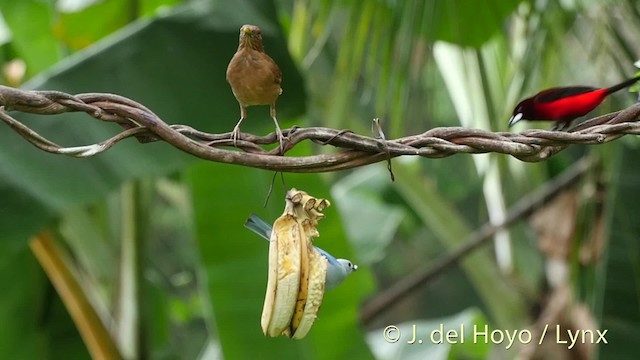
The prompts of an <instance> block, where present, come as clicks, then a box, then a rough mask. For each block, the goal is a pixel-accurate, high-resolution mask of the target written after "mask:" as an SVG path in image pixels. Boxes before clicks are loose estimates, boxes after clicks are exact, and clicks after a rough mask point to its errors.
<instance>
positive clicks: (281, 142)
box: [276, 127, 289, 155]
mask: <svg viewBox="0 0 640 360" xmlns="http://www.w3.org/2000/svg"><path fill="white" fill-rule="evenodd" d="M276 136H277V137H278V142H279V143H280V155H284V141H285V140H287V141H289V138H288V137H286V136H284V134H283V133H282V131H281V130H280V128H279V127H278V128H276Z"/></svg>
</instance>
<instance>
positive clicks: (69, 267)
mask: <svg viewBox="0 0 640 360" xmlns="http://www.w3.org/2000/svg"><path fill="white" fill-rule="evenodd" d="M0 15H1V17H0V49H1V51H0V65H2V68H1V69H0V70H1V72H0V81H1V82H2V84H4V85H9V86H16V87H17V86H19V87H23V88H26V89H47V90H61V91H65V92H68V93H72V94H76V93H84V92H109V93H115V94H119V95H123V96H126V97H129V98H131V99H134V100H136V101H138V102H140V103H143V104H145V105H146V106H147V107H149V108H151V109H152V110H153V111H154V112H155V113H156V114H158V115H159V116H160V117H161V118H162V119H164V120H165V121H166V122H168V123H171V124H186V125H190V126H192V127H194V128H197V129H199V130H202V131H207V132H213V133H221V132H228V131H231V130H232V128H233V126H234V125H235V123H236V121H237V119H238V116H239V114H238V113H239V109H238V105H237V102H236V100H235V99H234V97H233V95H232V93H231V91H230V87H229V85H228V84H227V83H226V81H225V70H226V66H227V64H228V62H229V60H230V59H231V57H232V55H233V53H234V51H235V49H236V47H237V38H238V30H239V28H240V26H242V25H243V24H247V23H249V24H256V25H258V26H260V27H261V28H262V30H263V33H264V42H265V48H266V50H267V52H268V53H269V54H270V55H271V56H272V57H273V58H274V59H275V60H276V62H277V63H278V64H279V65H280V67H281V69H282V72H283V83H282V86H283V89H284V93H283V95H282V96H281V98H280V99H279V100H278V118H279V120H280V124H281V126H282V127H283V128H288V127H291V126H293V125H299V126H327V127H333V128H338V129H343V128H348V129H351V130H353V131H355V132H357V133H360V134H365V135H371V119H373V118H374V117H378V118H380V119H381V121H382V126H383V128H384V130H385V134H386V135H387V138H396V137H401V136H406V135H410V134H417V133H421V132H424V131H426V130H428V129H430V128H433V127H437V126H467V127H473V128H482V129H486V130H492V131H506V130H507V120H508V118H509V116H510V114H511V110H512V109H513V106H514V105H515V104H516V103H517V102H518V100H519V99H521V98H523V97H525V96H528V95H531V94H533V93H535V92H537V91H539V90H540V89H543V88H547V87H552V86H559V85H594V86H610V85H613V84H615V83H617V82H619V81H622V80H623V79H625V78H627V77H630V76H631V75H632V74H633V73H635V72H636V69H634V67H633V65H632V64H633V63H634V62H635V61H636V60H637V56H638V52H639V50H640V49H638V43H637V41H635V38H636V37H637V36H636V35H637V34H638V33H640V3H638V2H637V1H633V0H620V1H611V0H546V1H519V0H485V1H473V0H425V1H422V0H396V1H375V0H366V1H335V0H271V1H270V0H256V1H251V0H236V1H233V2H228V1H216V0H208V1H207V0H192V1H187V0H183V1H181V0H137V1H136V0H134V1H131V0H103V1H100V0H58V1H55V0H20V1H15V0H0ZM633 101H634V98H633V96H631V95H630V94H628V93H625V92H621V93H618V94H616V95H614V96H613V97H612V98H611V99H609V100H607V101H606V102H605V104H604V105H602V106H601V107H600V108H598V109H597V110H596V111H595V112H594V113H597V114H601V113H606V112H611V111H614V110H617V109H620V108H624V107H625V106H628V105H630V104H632V103H633ZM12 116H15V117H16V118H18V119H20V120H21V121H24V122H25V123H26V124H28V125H29V126H30V127H32V128H33V129H35V130H36V131H38V132H40V133H41V134H43V135H45V136H47V137H48V138H50V139H52V140H53V141H55V142H57V143H59V144H62V145H66V146H76V145H85V144H90V143H94V142H98V141H101V140H103V139H105V138H107V137H109V136H111V135H113V134H115V133H117V132H118V128H117V127H115V126H113V125H112V124H106V123H98V122H96V121H92V120H91V119H89V118H88V117H87V116H86V115H83V114H63V115H58V116H49V117H46V118H45V117H43V116H35V115H27V114H19V113H12ZM526 126H532V127H536V126H538V127H539V126H545V127H546V126H548V125H547V124H527V125H525V124H522V123H521V124H519V125H517V126H516V128H515V129H514V131H521V130H523V129H524V128H525V127H526ZM0 129H2V131H0V284H1V285H2V291H0V358H2V359H86V358H90V356H91V355H90V352H89V350H88V349H87V346H86V345H85V342H84V341H83V337H84V339H85V340H86V339H87V337H91V336H95V338H96V339H98V340H97V343H99V344H102V346H103V349H104V352H103V355H104V356H105V357H106V358H114V359H117V358H125V359H218V358H225V359H251V358H256V357H258V356H260V357H261V358H273V359H281V358H300V359H338V358H347V357H349V358H352V359H369V358H377V359H425V358H429V359H484V358H496V359H503V358H516V357H518V358H521V359H529V358H551V356H552V354H553V356H554V357H553V358H557V359H565V358H566V359H568V358H572V359H591V358H599V359H635V358H636V356H637V343H638V340H640V337H639V335H638V334H640V241H639V237H640V222H638V221H637V220H636V215H635V214H637V213H638V211H636V210H634V209H635V208H640V205H639V203H640V201H636V197H637V196H639V195H638V192H637V191H636V190H637V185H636V182H637V179H638V178H640V166H639V165H638V162H637V160H636V159H637V158H638V156H639V155H640V149H639V148H638V141H637V139H635V138H633V137H625V138H622V139H620V140H617V141H615V142H612V143H609V144H605V145H600V146H591V147H586V146H573V147H570V148H569V149H567V150H565V151H563V152H562V153H560V154H558V155H556V156H554V157H553V158H551V159H549V160H548V161H545V162H542V163H536V164H530V163H523V162H520V161H518V160H516V159H514V158H511V157H509V156H505V155H495V154H485V155H473V156H471V155H456V156H452V157H448V158H444V159H418V158H410V157H405V158H399V159H395V160H394V161H393V166H394V172H395V175H396V181H395V182H391V180H390V179H389V175H388V172H387V170H386V164H375V165H370V166H366V167H363V168H359V169H354V170H350V171H342V172H339V173H329V174H284V182H285V184H286V185H285V186H282V185H281V182H280V180H278V179H276V182H275V185H274V192H273V194H272V195H271V199H270V201H269V203H268V205H267V206H266V207H263V203H264V201H265V198H266V196H267V192H268V189H269V186H270V183H271V179H272V177H273V173H271V172H268V171H264V170H258V169H251V168H244V167H239V166H232V165H223V164H215V163H209V162H204V161H201V160H198V159H196V158H194V157H191V156H188V155H186V154H184V153H181V152H179V151H178V150H176V149H175V148H173V147H171V146H169V145H167V144H163V143H152V144H145V145H141V144H139V143H137V142H136V141H135V140H133V139H130V140H127V141H125V142H122V143H119V144H118V145H117V146H115V147H114V148H112V149H110V150H109V151H107V152H106V153H104V154H101V155H98V156H96V157H93V158H88V159H75V158H67V157H63V156H60V155H52V154H48V153H43V152H41V151H39V150H37V149H36V148H35V147H33V146H32V145H30V144H28V143H27V142H26V141H24V140H23V139H22V138H21V137H19V136H18V135H17V134H16V133H14V132H13V131H11V130H10V129H9V128H8V127H6V126H4V125H0ZM242 130H243V131H245V132H251V133H256V134H266V133H268V132H271V131H273V124H272V122H271V120H270V119H269V117H268V110H267V108H266V107H253V108H250V109H249V117H248V119H247V120H246V121H245V122H244V123H243V128H242ZM327 151H333V150H332V149H329V148H327V147H321V146H317V145H312V144H301V145H300V146H298V147H296V149H295V150H293V151H292V152H291V153H290V154H289V155H291V156H294V155H310V154H316V153H320V152H327ZM584 156H588V157H591V158H592V159H594V161H593V164H594V165H593V166H592V168H591V169H590V171H589V172H588V175H587V176H585V177H584V179H583V180H582V181H581V182H580V183H579V184H578V185H577V186H575V187H574V188H573V189H572V191H570V192H568V193H567V194H568V195H566V197H564V198H563V199H564V200H563V201H558V202H554V203H553V204H552V205H550V206H547V207H540V208H539V210H538V211H537V212H536V213H535V214H534V215H533V217H532V219H533V220H532V221H531V222H527V221H526V219H523V220H522V221H519V222H517V224H515V225H514V226H512V227H510V228H508V229H506V230H504V231H500V232H498V233H497V234H496V236H495V241H494V242H491V243H490V244H488V245H486V246H484V247H481V248H480V249H478V250H476V251H474V252H473V254H472V255H470V256H468V257H466V258H465V259H464V261H462V262H461V263H460V265H459V266H454V267H452V268H450V269H448V270H447V271H446V272H444V273H443V274H442V275H441V276H439V277H437V278H436V279H435V280H433V281H430V282H428V283H426V284H423V285H422V286H421V287H420V288H419V289H417V290H416V291H414V292H411V293H410V294H409V295H408V296H406V297H403V298H401V299H398V300H397V301H395V302H394V303H393V305H391V306H389V307H388V308H387V309H386V310H385V311H384V312H383V313H382V314H381V315H379V316H377V317H375V318H371V319H370V318H366V319H364V320H361V315H362V309H363V308H364V307H365V306H366V305H365V304H368V301H371V300H372V299H375V298H376V296H377V295H378V294H379V293H380V292H381V291H383V290H384V289H387V288H389V287H390V286H391V285H392V284H394V283H396V282H397V281H398V280H400V279H403V278H405V277H407V276H411V274H414V273H415V272H416V271H417V270H419V269H422V268H423V267H425V266H429V264H432V263H433V262H434V261H436V260H437V259H440V258H442V257H443V256H444V255H445V254H447V253H448V252H449V251H451V250H453V249H455V248H456V247H457V246H459V245H460V244H461V243H462V242H463V241H464V239H465V237H466V236H467V235H468V234H470V233H471V232H472V231H473V230H474V229H477V228H479V227H480V226H481V225H482V224H484V223H485V222H487V221H491V222H500V221H501V219H504V217H505V216H506V215H507V214H508V209H509V207H510V205H511V204H513V203H515V202H516V201H517V200H518V199H520V198H522V197H523V196H525V195H527V194H528V193H530V192H531V191H533V190H534V189H536V188H538V187H539V186H542V185H544V184H545V183H546V182H548V181H549V180H550V179H552V178H553V177H555V176H556V175H558V174H560V173H561V172H563V171H564V170H565V169H567V168H569V167H570V166H571V165H572V164H573V163H575V162H576V161H577V160H578V159H579V158H581V157H584ZM291 187H296V188H298V189H302V190H305V191H307V192H308V193H310V194H312V195H314V196H317V197H322V198H327V199H330V201H331V202H332V204H333V206H332V207H330V208H329V209H328V210H327V211H326V214H327V218H326V219H325V220H322V222H321V223H320V225H319V231H320V233H321V237H320V238H318V239H317V240H316V244H317V245H318V246H320V247H322V248H324V249H326V250H328V251H329V252H331V253H332V254H334V255H336V256H337V257H344V258H349V259H351V260H353V261H354V262H355V263H356V264H358V265H359V267H360V270H359V271H358V272H357V273H354V274H353V275H351V276H350V277H349V278H348V279H347V280H346V281H345V283H344V284H343V285H342V286H340V287H339V288H338V289H336V290H333V291H331V292H327V294H325V299H324V303H323V305H322V307H321V310H320V313H319V317H318V319H317V321H316V322H315V324H314V326H313V328H312V330H311V332H310V334H309V335H308V336H307V337H306V338H305V339H304V340H301V341H294V340H290V339H287V338H275V339H274V338H266V337H264V335H263V334H262V332H261V329H260V325H259V319H260V313H261V309H262V301H263V299H264V290H265V285H266V269H267V250H268V247H267V244H266V243H265V242H264V241H263V240H260V239H259V238H258V237H256V236H255V235H253V234H252V233H250V232H248V231H247V230H246V229H244V228H243V226H242V224H243V223H244V221H245V219H246V218H247V217H248V215H249V214H250V213H251V212H255V213H257V214H259V215H260V216H262V217H264V218H265V219H267V220H268V221H272V220H274V219H275V218H276V217H277V216H279V214H280V213H281V212H282V209H283V205H284V202H283V197H284V193H285V192H286V190H287V189H288V188H291ZM638 200H640V197H639V198H638ZM639 211H640V209H639ZM38 244H50V245H52V246H53V247H52V248H50V249H49V252H48V254H54V255H56V254H57V255H58V256H59V259H60V263H59V264H58V267H57V268H56V269H57V270H56V271H59V272H60V274H65V273H67V274H71V279H72V282H74V281H75V282H76V283H77V284H78V285H79V288H77V289H76V290H75V291H73V290H72V291H70V292H69V293H70V294H71V296H75V297H78V298H84V299H85V300H86V301H87V304H88V307H84V308H81V307H78V306H77V305H71V304H69V303H68V302H67V301H66V300H65V301H63V300H61V297H60V296H59V292H58V291H57V290H56V289H55V288H54V287H53V285H52V283H51V282H50V280H49V276H56V273H54V274H53V275H52V274H51V273H49V274H47V273H45V272H44V271H43V269H42V266H41V265H42V263H43V258H42V257H36V256H34V253H35V254H37V253H38V250H37V249H38V247H37V246H38ZM78 289H80V290H78ZM554 306H555V307H554ZM69 307H73V309H74V310H76V311H80V313H82V314H85V315H86V316H87V317H88V318H91V317H90V316H89V315H87V314H90V313H93V314H94V315H97V317H96V318H95V319H94V321H89V324H88V326H86V327H82V326H79V325H78V324H77V323H74V321H72V319H71V317H70V315H69ZM554 309H555V312H554ZM546 322H553V323H554V324H555V323H556V322H557V323H561V324H562V326H563V329H569V330H572V331H576V330H584V329H599V330H600V331H603V330H604V329H606V330H608V332H607V334H606V339H607V341H608V344H606V345H603V344H597V345H596V344H584V345H583V344H580V345H578V346H576V347H575V348H573V349H572V350H568V349H567V345H566V344H565V345H563V344H559V345H558V344H556V345H554V344H551V342H553V341H548V342H545V345H543V346H523V345H520V344H516V346H514V347H512V348H510V349H506V344H505V343H502V344H491V343H489V344H485V343H484V342H481V343H479V344H473V343H472V342H471V341H467V342H466V343H465V344H456V345H450V344H442V345H434V344H431V343H430V341H428V338H427V334H429V333H430V332H431V331H432V330H433V329H438V328H439V326H440V325H441V324H442V326H444V329H445V331H446V329H456V328H459V327H460V326H461V324H462V325H464V326H465V328H466V329H471V328H472V327H473V325H474V324H476V325H478V326H480V327H484V325H485V324H488V325H489V327H490V329H505V330H509V331H513V330H525V329H528V330H529V331H531V333H532V334H534V341H533V342H534V343H535V342H536V341H537V339H536V338H535V335H536V334H538V330H536V329H537V327H538V326H539V325H540V324H543V325H544V324H545V323H546ZM389 325H394V326H398V329H399V330H400V334H401V338H400V340H399V341H398V342H395V343H390V342H388V341H386V340H385V338H384V336H383V329H384V328H385V327H386V326H389ZM412 325H416V328H417V329H419V330H418V331H419V334H418V335H419V336H422V337H423V338H424V340H425V341H424V343H423V344H409V343H408V342H409V340H410V339H411V337H410V336H411V333H412ZM101 329H102V330H101ZM101 331H102V335H100V334H101ZM105 334H107V335H106V336H105ZM548 336H550V335H548ZM553 339H555V338H552V339H551V340H553ZM595 339H597V337H596V338H595Z"/></svg>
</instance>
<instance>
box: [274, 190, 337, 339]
mask: <svg viewBox="0 0 640 360" xmlns="http://www.w3.org/2000/svg"><path fill="white" fill-rule="evenodd" d="M285 201H286V202H285V210H284V213H283V214H282V215H281V216H280V217H279V218H278V219H276V221H275V222H274V224H273V231H272V232H271V241H270V244H269V272H268V280H267V292H266V294H265V299H264V306H263V308H262V319H261V325H262V331H263V332H264V334H265V335H267V336H274V337H275V336H281V335H284V336H288V337H292V338H294V339H302V338H303V337H304V336H305V335H307V333H308V332H309V330H310V329H311V326H312V325H313V322H314V321H315V319H316V317H317V314H318V310H319V309H320V305H321V304H322V298H323V297H324V291H325V282H326V278H327V258H326V257H324V256H322V255H321V254H320V253H319V252H318V250H317V249H316V248H315V247H314V246H313V245H312V243H311V238H312V237H317V236H319V233H318V230H317V228H316V226H317V225H318V220H320V219H322V218H324V214H322V211H323V210H324V209H325V208H326V207H328V206H329V205H330V203H329V201H327V200H325V199H317V198H314V197H312V196H310V195H308V194H307V193H305V192H304V191H299V190H296V189H291V190H290V191H288V192H287V196H286V199H285Z"/></svg>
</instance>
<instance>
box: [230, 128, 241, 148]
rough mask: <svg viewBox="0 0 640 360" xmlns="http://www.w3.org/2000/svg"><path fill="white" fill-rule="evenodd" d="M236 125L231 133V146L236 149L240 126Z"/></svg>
mask: <svg viewBox="0 0 640 360" xmlns="http://www.w3.org/2000/svg"><path fill="white" fill-rule="evenodd" d="M238 125H239V124H238ZM238 125H236V127H234V128H233V131H232V132H231V140H233V146H236V147H237V146H238V137H239V136H240V126H238Z"/></svg>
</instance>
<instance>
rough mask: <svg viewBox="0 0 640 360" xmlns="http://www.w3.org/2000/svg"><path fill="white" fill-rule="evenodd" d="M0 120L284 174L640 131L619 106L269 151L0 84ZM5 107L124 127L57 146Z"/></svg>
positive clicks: (95, 147) (308, 131)
mask: <svg viewBox="0 0 640 360" xmlns="http://www.w3.org/2000/svg"><path fill="white" fill-rule="evenodd" d="M0 106H1V107H0V119H1V120H2V121H4V122H5V123H7V124H8V125H9V126H10V127H11V128H12V129H13V130H14V131H16V132H17V133H18V134H19V135H21V136H22V137H23V138H25V139H26V140H27V141H29V142H30V143H31V144H33V145H35V146H36V147H38V148H39V149H41V150H43V151H47V152H50V153H55V154H63V155H68V156H74V157H89V156H94V155H96V154H99V153H102V152H104V151H106V150H108V149H109V148H111V147H112V146H114V145H115V144H117V143H118V142H120V141H122V140H124V139H127V138H131V137H135V138H137V139H138V141H140V142H142V143H146V142H153V141H166V142H167V143H169V144H171V145H173V146H174V147H176V148H178V149H180V150H182V151H184V152H187V153H189V154H191V155H193V156H197V157H199V158H202V159H205V160H210V161H215V162H222V163H228V164H238V165H244V166H250V167H257V168H262V169H268V170H276V171H285V172H328V171H337V170H344V169H350V168H355V167H359V166H362V165H367V164H371V163H375V162H378V161H387V160H388V159H390V158H392V157H397V156H404V155H414V156H423V157H428V158H442V157H448V156H451V155H454V154H458V153H467V154H480V153H489V152H495V153H501V154H509V155H512V156H514V157H516V158H518V159H520V160H522V161H527V162H537V161H542V160H545V159H547V158H549V157H550V156H552V155H554V154H556V153H558V152H560V151H562V150H563V149H565V148H566V147H568V146H569V145H572V144H602V143H606V142H609V141H613V140H616V139H618V138H619V137H622V136H624V135H638V134H640V123H639V122H638V121H639V120H640V104H634V105H632V106H630V107H629V108H627V109H624V110H622V111H618V112H614V113H610V114H606V115H602V116H599V117H596V118H593V119H590V120H587V121H585V122H583V123H581V124H580V125H578V126H576V127H574V128H573V129H571V130H569V131H568V132H559V131H548V130H525V131H523V132H520V133H512V132H489V131H485V130H480V129H469V128H463V127H439V128H433V129H430V130H428V131H426V132H424V133H422V134H417V135H410V136H406V137H402V138H398V139H392V140H386V139H385V138H384V136H383V135H381V136H380V137H379V138H373V137H368V136H363V135H358V134H354V133H352V132H350V131H348V130H336V129H329V128H324V127H309V128H298V127H293V128H291V129H286V130H283V133H284V134H285V136H287V137H288V138H289V141H287V142H285V149H284V152H285V153H286V151H288V150H290V149H292V148H293V147H295V146H296V145H297V144H298V143H300V142H302V141H304V140H311V141H313V142H315V143H318V144H322V145H332V146H334V147H338V148H341V149H342V150H341V151H338V152H335V153H332V154H321V155H312V156H299V157H295V156H276V155H278V154H279V153H278V149H277V148H276V149H273V150H265V149H264V148H263V147H262V146H264V145H269V144H276V143H277V142H278V141H277V138H276V134H275V133H271V134H268V135H266V136H257V135H253V134H247V133H242V136H241V138H240V139H239V140H238V141H237V144H236V146H237V148H240V149H241V150H243V151H237V150H235V149H234V150H231V149H224V148H222V147H233V146H234V144H233V141H232V140H231V133H222V134H210V133H206V132H202V131H199V130H197V129H194V128H192V127H190V126H187V125H169V124H167V123H166V122H164V121H163V120H162V119H160V117H158V116H157V115H156V114H154V113H153V112H152V111H151V110H150V109H148V108H146V107H145V106H144V105H142V104H140V103H138V102H135V101H133V100H131V99H128V98H125V97H123V96H119V95H114V94H104V93H85V94H77V95H70V94H66V93H63V92H60V91H35V90H21V89H16V88H11V87H7V86H0ZM9 111H20V112H24V113H32V114H41V115H54V114H61V113H65V112H85V113H87V114H88V115H89V116H91V117H93V118H95V119H98V120H102V121H106V122H112V123H116V124H118V125H119V126H121V127H122V128H123V130H122V131H121V132H120V133H118V134H117V135H115V136H113V137H111V138H109V139H106V140H104V141H102V142H99V143H96V144H90V145H80V146H70V147H64V146H60V145H58V144H56V143H54V142H52V141H50V140H48V139H47V138H45V137H44V136H42V135H40V134H38V133H37V132H35V131H34V130H32V129H30V128H29V127H27V126H26V125H24V124H23V123H21V122H20V121H18V120H16V119H15V118H13V117H12V116H11V115H9Z"/></svg>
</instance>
